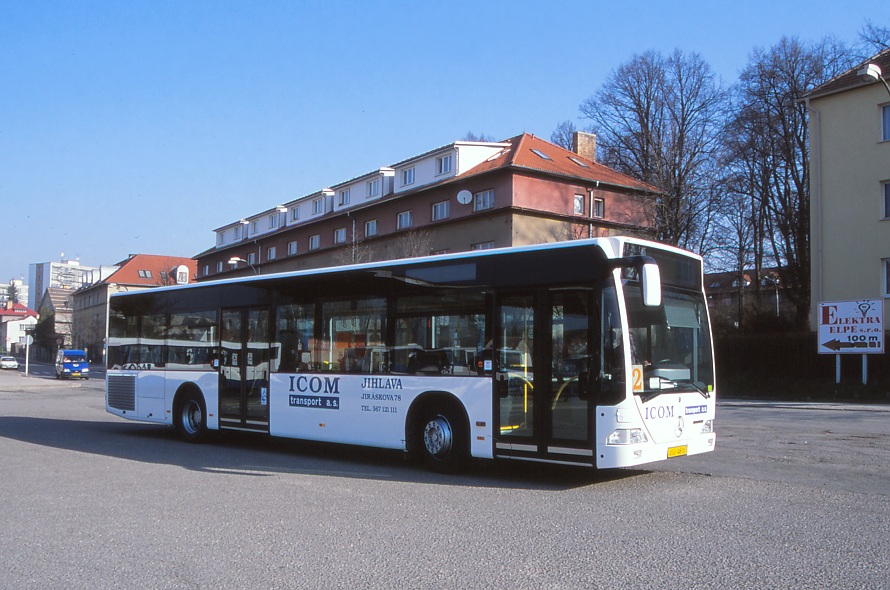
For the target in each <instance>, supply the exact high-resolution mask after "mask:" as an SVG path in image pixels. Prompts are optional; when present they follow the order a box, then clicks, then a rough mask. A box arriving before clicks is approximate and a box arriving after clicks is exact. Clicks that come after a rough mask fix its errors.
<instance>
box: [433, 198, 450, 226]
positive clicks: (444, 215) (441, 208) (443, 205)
mask: <svg viewBox="0 0 890 590" xmlns="http://www.w3.org/2000/svg"><path fill="white" fill-rule="evenodd" d="M449 217H451V201H439V202H438V203H433V211H432V219H433V221H442V220H443V219H448V218H449Z"/></svg>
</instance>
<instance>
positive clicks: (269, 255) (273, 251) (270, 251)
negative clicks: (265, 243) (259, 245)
mask: <svg viewBox="0 0 890 590" xmlns="http://www.w3.org/2000/svg"><path fill="white" fill-rule="evenodd" d="M277 254H278V248H276V247H275V246H269V247H268V248H267V249H266V260H275V256H276V255H277Z"/></svg>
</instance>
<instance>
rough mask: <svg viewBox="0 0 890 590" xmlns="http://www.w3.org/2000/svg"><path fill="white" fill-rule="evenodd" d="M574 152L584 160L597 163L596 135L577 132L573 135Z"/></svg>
mask: <svg viewBox="0 0 890 590" xmlns="http://www.w3.org/2000/svg"><path fill="white" fill-rule="evenodd" d="M572 151H573V152H575V153H576V154H578V155H579V156H581V157H583V158H587V159H588V160H591V161H593V162H596V135H594V134H593V133H585V132H583V131H575V132H574V133H573V134H572Z"/></svg>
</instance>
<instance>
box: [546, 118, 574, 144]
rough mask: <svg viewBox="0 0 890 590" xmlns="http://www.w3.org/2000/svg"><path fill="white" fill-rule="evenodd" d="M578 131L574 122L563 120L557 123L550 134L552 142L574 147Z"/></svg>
mask: <svg viewBox="0 0 890 590" xmlns="http://www.w3.org/2000/svg"><path fill="white" fill-rule="evenodd" d="M576 131H578V129H577V128H576V127H575V124H574V123H572V122H571V121H569V120H566V121H563V122H562V123H560V124H559V125H557V126H556V129H555V130H554V131H553V133H551V134H550V143H552V144H555V145H558V146H559V147H561V148H565V149H567V150H571V149H572V148H573V147H574V145H573V144H574V137H575V132H576Z"/></svg>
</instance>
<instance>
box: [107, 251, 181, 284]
mask: <svg viewBox="0 0 890 590" xmlns="http://www.w3.org/2000/svg"><path fill="white" fill-rule="evenodd" d="M180 265H185V266H187V267H188V269H189V281H191V280H192V279H194V277H195V275H196V274H197V273H198V262H197V261H196V260H193V259H192V258H183V257H180V256H160V255H157V254H134V255H133V256H130V257H129V258H127V259H126V260H122V261H120V262H118V263H117V266H119V267H120V268H119V269H117V270H116V271H115V272H113V273H112V274H111V275H110V276H108V278H106V279H105V281H103V282H105V283H116V284H119V285H142V286H145V287H159V286H161V285H172V284H175V281H174V280H173V279H175V278H176V277H175V275H172V274H171V273H173V272H174V269H175V268H176V267H177V266H180ZM162 272H164V273H168V274H167V276H170V280H169V281H166V282H165V281H164V280H163V279H162V275H161V273H162ZM140 274H141V276H140Z"/></svg>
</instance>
